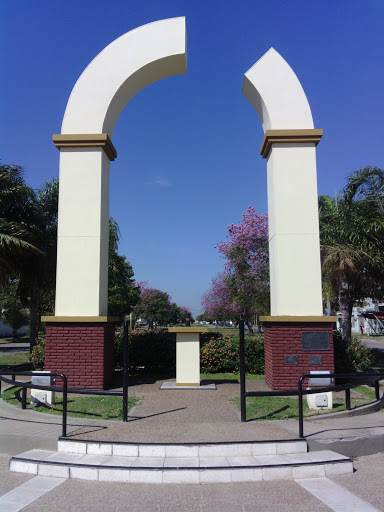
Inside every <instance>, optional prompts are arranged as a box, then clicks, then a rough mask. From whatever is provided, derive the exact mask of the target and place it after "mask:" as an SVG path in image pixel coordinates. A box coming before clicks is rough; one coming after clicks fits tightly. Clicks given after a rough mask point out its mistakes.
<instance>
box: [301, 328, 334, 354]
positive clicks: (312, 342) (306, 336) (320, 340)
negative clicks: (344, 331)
mask: <svg viewBox="0 0 384 512" xmlns="http://www.w3.org/2000/svg"><path fill="white" fill-rule="evenodd" d="M301 343H302V346H303V350H305V351H308V350H329V349H330V345H329V333H328V332H319V331H317V332H303V333H301Z"/></svg>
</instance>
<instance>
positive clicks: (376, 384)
mask: <svg viewBox="0 0 384 512" xmlns="http://www.w3.org/2000/svg"><path fill="white" fill-rule="evenodd" d="M375 396H376V400H380V381H379V380H375Z"/></svg>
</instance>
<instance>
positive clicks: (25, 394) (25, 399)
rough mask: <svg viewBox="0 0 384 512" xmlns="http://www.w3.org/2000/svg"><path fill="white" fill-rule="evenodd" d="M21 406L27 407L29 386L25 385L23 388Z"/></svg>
mask: <svg viewBox="0 0 384 512" xmlns="http://www.w3.org/2000/svg"><path fill="white" fill-rule="evenodd" d="M21 408H22V409H26V408H27V388H25V387H23V389H22V390H21Z"/></svg>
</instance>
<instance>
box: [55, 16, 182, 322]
mask: <svg viewBox="0 0 384 512" xmlns="http://www.w3.org/2000/svg"><path fill="white" fill-rule="evenodd" d="M185 72H186V30H185V18H173V19H167V20H160V21H157V22H155V23H150V24H148V25H144V26H142V27H139V28H137V29H135V30H132V31H130V32H128V33H127V34H124V35H123V36H121V37H119V38H118V39H116V40H115V41H113V42H112V43H111V44H110V45H109V46H107V47H106V48H105V49H104V50H103V51H102V52H101V53H99V55H97V57H96V58H95V59H94V60H93V61H92V62H91V63H90V64H89V65H88V66H87V68H86V69H85V70H84V72H83V74H82V75H81V76H80V78H79V79H78V81H77V82H76V84H75V86H74V88H73V90H72V93H71V96H70V98H69V101H68V104H67V108H66V111H65V115H64V119H63V124H62V130H61V133H62V134H100V133H107V134H108V135H109V136H110V137H112V134H113V130H114V127H115V124H116V121H117V119H118V117H119V115H120V113H121V112H122V110H123V108H124V107H125V105H126V104H127V103H128V101H129V100H130V99H131V98H132V97H133V96H134V95H135V94H136V93H137V92H139V91H140V90H141V89H143V88H144V87H146V86H147V85H149V84H151V83H153V82H155V81H157V80H161V79H162V78H165V77H168V76H172V75H176V74H181V73H185ZM108 221H109V159H108V158H107V156H106V155H105V153H104V151H103V149H101V148H61V150H60V190H59V221H58V223H59V224H58V248H57V277H56V309H55V315H56V316H89V317H92V316H106V315H107V314H108V311H107V309H108V307H107V302H108Z"/></svg>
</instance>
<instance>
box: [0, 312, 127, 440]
mask: <svg viewBox="0 0 384 512" xmlns="http://www.w3.org/2000/svg"><path fill="white" fill-rule="evenodd" d="M123 340H124V341H123V389H122V391H110V390H104V389H77V388H68V380H67V377H66V376H65V375H64V374H63V373H59V372H38V371H33V372H32V371H29V372H27V371H15V368H16V367H17V366H20V365H15V366H12V367H8V368H3V369H1V370H0V396H1V383H2V382H5V383H7V384H11V385H12V386H13V387H21V388H22V392H21V408H22V409H26V406H27V390H28V389H29V388H33V389H41V390H43V391H55V392H57V393H63V422H62V437H67V411H68V394H71V393H75V394H80V395H106V396H121V397H122V398H123V418H122V419H123V421H124V422H126V421H128V322H127V321H125V322H124V338H123ZM5 375H8V376H11V377H12V379H7V378H6V377H5ZM18 375H20V376H27V377H28V376H29V377H40V376H42V377H50V378H51V382H52V379H53V378H56V377H60V378H61V379H62V380H63V386H62V387H59V386H47V385H43V384H35V383H32V382H24V381H16V380H15V377H16V376H18Z"/></svg>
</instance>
